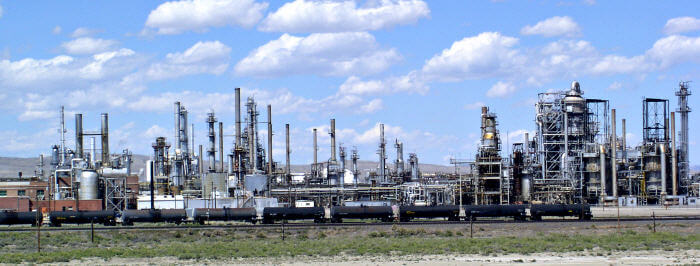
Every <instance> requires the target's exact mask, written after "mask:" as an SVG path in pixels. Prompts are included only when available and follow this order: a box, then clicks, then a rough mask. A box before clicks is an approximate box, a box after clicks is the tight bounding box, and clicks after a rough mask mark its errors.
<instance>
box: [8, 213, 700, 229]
mask: <svg viewBox="0 0 700 266" xmlns="http://www.w3.org/2000/svg"><path fill="white" fill-rule="evenodd" d="M617 221H618V219H617V218H603V219H592V220H578V219H546V220H541V221H513V220H510V219H509V220H502V219H490V220H487V219H484V220H477V221H473V223H474V224H519V223H562V222H563V223H600V222H617ZM645 221H646V222H651V221H653V219H652V218H620V222H645ZM656 221H657V222H670V221H700V216H695V217H657V218H656ZM469 223H470V222H469V221H435V220H433V221H413V222H370V223H367V222H344V223H304V222H300V223H286V224H284V225H283V224H281V223H276V224H256V225H253V224H228V225H226V224H208V225H207V224H205V225H187V224H185V225H163V226H98V227H95V228H94V230H95V231H139V230H140V231H165V230H203V229H227V230H231V229H233V230H245V229H281V228H282V227H284V228H285V229H299V228H331V227H358V226H359V227H363V226H364V227H378V226H388V225H446V224H447V225H454V224H469ZM36 230H37V229H36V227H20V228H12V227H9V226H8V227H6V228H0V233H1V232H36ZM90 230H93V229H92V228H90V227H79V226H66V227H47V226H42V228H41V231H45V232H61V231H90Z"/></svg>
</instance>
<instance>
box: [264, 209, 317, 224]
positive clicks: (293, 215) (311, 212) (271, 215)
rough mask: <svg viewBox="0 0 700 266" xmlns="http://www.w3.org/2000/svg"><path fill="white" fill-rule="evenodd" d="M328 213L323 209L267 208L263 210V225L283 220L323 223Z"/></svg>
mask: <svg viewBox="0 0 700 266" xmlns="http://www.w3.org/2000/svg"><path fill="white" fill-rule="evenodd" d="M325 215H326V211H325V208H323V207H304V208H296V207H266V208H265V209H263V223H266V224H271V223H274V222H275V221H282V220H311V219H313V220H314V222H316V223H323V222H325V221H326V219H325Z"/></svg>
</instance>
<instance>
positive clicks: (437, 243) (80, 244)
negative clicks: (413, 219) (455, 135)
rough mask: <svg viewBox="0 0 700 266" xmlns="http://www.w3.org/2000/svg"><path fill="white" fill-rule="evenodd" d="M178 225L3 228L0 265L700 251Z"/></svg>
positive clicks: (677, 237) (626, 239)
mask: <svg viewBox="0 0 700 266" xmlns="http://www.w3.org/2000/svg"><path fill="white" fill-rule="evenodd" d="M281 236H282V232H281V231H280V230H276V231H275V230H267V231H258V230H238V231H234V230H199V229H190V230H177V231H121V232H99V233H96V234H95V243H92V242H91V237H90V233H89V232H44V233H42V238H41V241H42V252H41V253H37V252H36V233H33V232H21V233H17V232H2V233H0V263H20V262H29V263H50V262H68V261H71V260H80V259H85V258H103V259H105V260H108V259H110V258H115V257H119V258H155V257H176V258H179V259H189V260H191V259H220V258H254V257H299V256H337V255H355V256H364V255H393V256H400V255H408V254H413V255H415V254H418V255H421V254H423V255H427V254H480V255H495V254H531V253H539V252H588V253H591V254H594V255H599V256H600V255H603V256H604V255H606V254H609V253H610V252H616V251H627V250H629V251H636V250H669V251H670V250H687V249H698V248H700V235H698V234H683V233H678V232H663V233H651V232H638V231H633V230H627V231H624V232H623V233H620V234H606V235H579V234H573V235H572V234H569V235H564V234H557V233H552V234H544V233H538V234H537V235H534V236H528V237H509V236H499V237H490V238H470V237H469V234H468V232H467V233H464V232H463V231H460V230H426V229H422V228H418V229H406V228H402V227H393V228H391V230H385V231H373V232H369V233H364V232H355V231H353V229H342V228H339V229H326V230H320V231H317V230H296V231H293V232H285V239H284V240H282V237H281Z"/></svg>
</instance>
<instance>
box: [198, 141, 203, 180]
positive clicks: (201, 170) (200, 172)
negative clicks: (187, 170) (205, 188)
mask: <svg viewBox="0 0 700 266" xmlns="http://www.w3.org/2000/svg"><path fill="white" fill-rule="evenodd" d="M197 165H199V167H197V168H199V177H200V178H201V177H202V175H204V154H202V145H201V144H200V145H199V162H198V163H197Z"/></svg>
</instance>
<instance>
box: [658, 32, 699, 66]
mask: <svg viewBox="0 0 700 266" xmlns="http://www.w3.org/2000/svg"><path fill="white" fill-rule="evenodd" d="M646 56H647V57H648V58H649V59H650V60H651V61H652V62H658V64H659V67H661V68H668V67H670V66H673V65H676V64H680V63H684V62H700V37H686V36H680V35H671V36H668V37H665V38H662V39H660V40H658V41H656V42H655V43H654V46H652V48H651V49H649V50H647V52H646Z"/></svg>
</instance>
